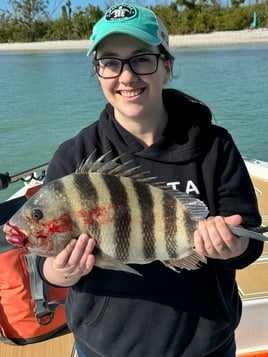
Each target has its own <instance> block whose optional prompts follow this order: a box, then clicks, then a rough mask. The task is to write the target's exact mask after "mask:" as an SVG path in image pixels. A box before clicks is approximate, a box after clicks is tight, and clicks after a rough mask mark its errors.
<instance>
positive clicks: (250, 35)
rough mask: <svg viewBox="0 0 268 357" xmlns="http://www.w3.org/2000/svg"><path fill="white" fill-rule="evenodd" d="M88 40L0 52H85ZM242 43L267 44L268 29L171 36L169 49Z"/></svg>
mask: <svg viewBox="0 0 268 357" xmlns="http://www.w3.org/2000/svg"><path fill="white" fill-rule="evenodd" d="M90 43H91V41H90V40H65V41H44V42H21V43H20V42H14V43H0V52H1V51H35V50H38V51H50V50H59V51H62V50H87V49H88V48H89V46H90ZM244 43H253V44H254V43H268V29H266V28H263V29H255V30H250V29H248V30H240V31H219V32H211V33H207V34H191V35H171V36H170V47H171V48H180V47H208V46H221V45H233V44H234V45H238V44H244Z"/></svg>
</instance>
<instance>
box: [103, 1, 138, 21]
mask: <svg viewBox="0 0 268 357" xmlns="http://www.w3.org/2000/svg"><path fill="white" fill-rule="evenodd" d="M136 13H137V11H136V9H135V8H134V7H133V6H130V5H127V4H122V5H115V6H113V7H111V8H110V9H109V10H108V11H107V12H106V14H105V19H106V20H107V21H120V20H129V19H131V18H132V17H135V15H136Z"/></svg>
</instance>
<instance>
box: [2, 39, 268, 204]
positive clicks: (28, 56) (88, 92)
mask: <svg viewBox="0 0 268 357" xmlns="http://www.w3.org/2000/svg"><path fill="white" fill-rule="evenodd" d="M173 52H175V57H176V61H175V68H174V73H175V75H176V78H175V79H173V80H172V82H171V83H170V84H169V86H170V87H175V88H178V89H181V90H183V91H186V92H188V93H189V94H191V95H193V96H195V97H198V98H199V99H201V100H203V101H204V102H205V103H207V104H208V105H209V106H210V108H211V110H212V111H213V114H214V122H215V123H217V124H218V125H221V126H224V127H226V128H227V129H228V130H229V131H230V132H231V134H232V136H233V137H234V139H235V141H236V143H237V146H238V148H239V149H240V151H241V153H242V154H243V155H245V156H250V157H254V158H258V159H261V160H265V161H268V145H267V133H268V65H267V58H268V44H261V45H252V44H251V45H240V46H235V47H232V46H229V47H225V46H224V47H214V48H204V49H174V51H173ZM104 103H105V100H104V98H103V96H102V92H101V89H100V87H99V85H98V83H97V80H96V77H92V76H91V60H90V59H89V58H87V56H86V55H85V51H63V52H57V51H53V52H38V51H35V52H14V53H13V52H2V53H0V123H1V124H0V150H1V156H0V172H7V171H8V172H9V173H10V174H11V175H13V174H16V173H18V172H20V171H23V170H25V169H28V168H31V167H34V166H36V165H39V164H42V163H44V162H46V161H49V159H50V158H51V156H52V154H53V153H54V151H55V149H56V148H57V146H58V145H59V144H60V143H61V142H62V141H64V140H65V139H67V138H69V137H71V136H73V135H75V134H76V133H77V132H78V131H79V130H80V129H81V128H82V127H84V126H86V125H88V124H89V123H90V122H93V121H95V120H96V119H97V118H98V114H99V112H100V110H101V109H102V107H103V105H104ZM13 186H14V185H13ZM14 189H15V187H13V190H12V189H11V188H10V189H9V190H8V192H7V191H2V192H0V201H1V200H3V199H4V198H6V197H7V196H8V195H9V194H10V193H11V192H12V191H14Z"/></svg>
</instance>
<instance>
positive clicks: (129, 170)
mask: <svg viewBox="0 0 268 357" xmlns="http://www.w3.org/2000/svg"><path fill="white" fill-rule="evenodd" d="M122 158H125V159H126V158H127V154H126V153H125V154H121V155H119V156H117V157H115V158H112V157H111V151H108V152H107V153H105V154H104V155H102V156H100V157H99V158H96V151H93V152H92V153H91V154H90V156H89V157H88V158H87V159H86V161H83V162H82V163H81V165H80V166H79V167H78V169H77V170H76V172H80V173H88V172H98V173H101V174H106V175H113V176H122V177H128V178H131V179H133V180H136V181H139V182H142V183H144V184H148V185H152V186H154V187H157V188H159V189H161V190H163V191H165V192H167V193H169V194H170V195H172V196H174V197H175V198H176V199H177V200H179V201H180V202H181V203H182V204H183V205H184V206H185V208H186V209H187V210H188V211H189V212H190V214H191V216H192V217H193V218H194V219H195V220H197V221H199V220H201V219H204V218H206V217H207V215H208V213H209V211H208V208H207V206H206V205H205V203H204V202H202V201H201V200H199V199H197V198H195V197H192V196H190V195H188V194H187V193H185V192H181V191H178V190H173V189H172V188H170V187H169V186H167V185H166V183H164V182H159V181H158V178H157V177H152V176H150V173H149V172H148V171H142V167H141V166H140V165H136V166H135V165H134V160H126V161H125V162H123V163H122Z"/></svg>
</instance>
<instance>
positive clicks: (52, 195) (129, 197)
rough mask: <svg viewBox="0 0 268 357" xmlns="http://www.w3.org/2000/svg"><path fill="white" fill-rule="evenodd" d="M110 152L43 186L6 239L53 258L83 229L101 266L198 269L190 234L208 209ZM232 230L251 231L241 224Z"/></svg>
mask: <svg viewBox="0 0 268 357" xmlns="http://www.w3.org/2000/svg"><path fill="white" fill-rule="evenodd" d="M107 155H108V154H105V155H103V156H101V157H100V158H99V159H97V160H93V157H94V154H92V155H91V156H90V157H89V158H88V160H87V161H86V162H85V163H84V164H82V165H81V166H80V167H79V168H78V170H77V171H76V172H74V173H72V174H70V175H67V176H65V177H62V178H60V179H57V180H55V181H51V182H49V183H48V184H46V185H44V186H43V187H42V188H41V189H40V190H39V191H38V192H37V193H36V194H35V195H34V196H33V197H32V198H31V199H30V200H29V201H27V202H26V203H25V204H24V205H23V206H22V207H21V209H20V210H19V211H18V212H17V213H16V214H15V215H14V216H13V217H12V218H11V219H10V220H9V222H7V223H6V224H5V227H4V232H5V233H6V234H7V241H8V242H9V243H11V244H13V245H15V246H19V247H25V248H26V249H28V250H29V251H31V252H33V253H35V254H37V255H41V256H55V255H57V254H58V253H59V252H60V251H62V250H63V249H64V247H65V246H66V244H67V243H68V242H69V241H70V240H71V239H72V238H73V237H78V236H79V235H80V234H81V233H87V234H88V235H89V236H91V237H93V238H95V240H96V250H95V253H96V263H95V264H96V265H97V266H99V267H101V268H106V269H114V270H123V271H126V272H130V273H137V272H136V270H134V269H133V268H131V267H130V266H128V265H127V264H147V263H150V262H153V261H155V260H159V261H161V262H162V263H163V264H165V265H166V266H167V267H169V268H171V269H174V270H176V268H185V269H189V270H191V269H198V268H199V267H200V262H203V263H205V262H206V258H205V257H202V256H199V255H198V254H197V252H196V251H195V250H194V249H193V248H194V247H193V245H194V243H193V235H194V231H195V229H196V228H197V224H198V221H199V220H200V219H203V218H205V217H206V216H207V215H208V208H207V207H206V205H205V204H204V203H203V202H202V201H200V200H198V199H195V198H192V197H190V196H189V195H188V194H186V193H183V192H180V191H175V190H171V189H170V188H168V187H167V186H166V185H164V184H163V183H159V182H157V179H156V178H153V177H148V173H144V172H141V169H140V167H133V166H131V162H130V161H129V162H126V163H124V164H121V163H119V160H120V159H121V158H122V156H121V157H118V158H115V159H113V160H109V161H107ZM104 160H106V162H104ZM231 229H232V230H233V231H234V233H235V234H237V235H242V236H249V234H248V232H249V231H248V230H246V229H243V228H239V227H231ZM252 234H255V235H257V236H258V238H257V239H261V238H260V237H259V236H261V237H262V239H261V240H265V239H264V238H263V237H264V236H263V235H262V234H260V233H255V232H250V237H251V238H252ZM266 239H267V238H266Z"/></svg>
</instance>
